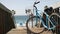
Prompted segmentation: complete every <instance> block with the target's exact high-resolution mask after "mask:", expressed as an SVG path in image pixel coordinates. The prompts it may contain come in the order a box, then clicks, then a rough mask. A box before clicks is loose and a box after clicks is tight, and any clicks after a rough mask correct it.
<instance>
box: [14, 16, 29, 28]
mask: <svg viewBox="0 0 60 34" xmlns="http://www.w3.org/2000/svg"><path fill="white" fill-rule="evenodd" d="M28 18H29V16H25V15H24V16H21V15H17V16H14V19H15V25H16V26H19V27H23V26H26V21H27V20H28Z"/></svg>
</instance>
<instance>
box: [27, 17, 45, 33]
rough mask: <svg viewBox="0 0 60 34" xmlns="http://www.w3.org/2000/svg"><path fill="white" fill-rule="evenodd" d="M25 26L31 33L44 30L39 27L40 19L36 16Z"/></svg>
mask: <svg viewBox="0 0 60 34" xmlns="http://www.w3.org/2000/svg"><path fill="white" fill-rule="evenodd" d="M26 26H27V28H28V29H29V30H30V31H31V32H33V33H41V32H43V30H44V27H41V21H40V17H38V16H34V17H31V18H29V19H28V20H27V23H26Z"/></svg>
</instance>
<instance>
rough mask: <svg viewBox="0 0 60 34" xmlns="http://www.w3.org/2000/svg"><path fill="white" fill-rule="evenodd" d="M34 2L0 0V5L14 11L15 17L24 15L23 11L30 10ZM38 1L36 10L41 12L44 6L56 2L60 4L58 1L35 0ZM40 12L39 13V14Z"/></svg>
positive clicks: (30, 0) (26, 0)
mask: <svg viewBox="0 0 60 34" xmlns="http://www.w3.org/2000/svg"><path fill="white" fill-rule="evenodd" d="M34 1H36V0H0V3H2V4H3V5H4V6H6V7H7V8H8V9H10V10H15V11H16V14H15V15H26V13H25V9H28V8H30V9H32V8H33V7H32V6H33V3H34ZM37 1H40V3H39V4H38V5H37V7H38V9H39V10H41V11H43V10H44V6H46V5H47V6H50V5H53V4H55V3H57V2H60V0H37ZM41 11H40V12H41Z"/></svg>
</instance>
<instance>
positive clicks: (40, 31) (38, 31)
mask: <svg viewBox="0 0 60 34" xmlns="http://www.w3.org/2000/svg"><path fill="white" fill-rule="evenodd" d="M33 18H38V19H39V20H40V17H39V16H33V17H31V18H29V19H28V20H27V22H26V27H27V29H29V30H30V31H31V32H33V33H42V32H43V31H44V27H43V29H41V30H37V31H36V30H34V31H33V30H32V29H30V28H29V26H28V23H29V21H30V20H31V19H33ZM34 23H35V22H34Z"/></svg>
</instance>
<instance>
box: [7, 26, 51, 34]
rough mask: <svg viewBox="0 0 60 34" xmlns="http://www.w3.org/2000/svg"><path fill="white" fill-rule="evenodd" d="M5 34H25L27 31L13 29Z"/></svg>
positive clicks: (48, 33) (48, 32) (47, 33)
mask: <svg viewBox="0 0 60 34" xmlns="http://www.w3.org/2000/svg"><path fill="white" fill-rule="evenodd" d="M7 34H27V29H26V28H25V29H24V27H19V28H15V29H11V30H10V31H9V32H8V33H7ZM40 34H52V31H48V30H47V31H44V32H43V33H40Z"/></svg>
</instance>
